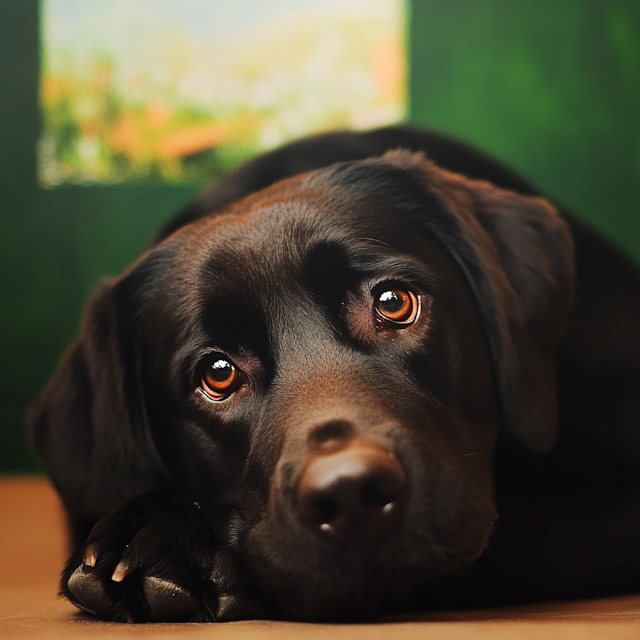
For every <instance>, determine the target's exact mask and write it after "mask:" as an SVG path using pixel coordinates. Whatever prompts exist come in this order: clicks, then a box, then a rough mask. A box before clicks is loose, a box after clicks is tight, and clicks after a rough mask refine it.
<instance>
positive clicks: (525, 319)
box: [384, 152, 575, 452]
mask: <svg viewBox="0 0 640 640" xmlns="http://www.w3.org/2000/svg"><path fill="white" fill-rule="evenodd" d="M384 160H386V161H391V162H392V163H393V164H395V165H396V166H398V165H399V166H401V167H403V168H405V169H407V170H408V171H410V172H411V173H412V174H413V178H414V180H413V182H414V184H415V182H416V181H417V182H419V183H420V189H422V192H423V202H422V207H421V210H420V212H419V213H418V215H419V217H420V220H421V222H422V223H423V224H425V225H426V226H427V227H428V228H429V231H430V232H431V233H432V234H433V235H434V236H435V237H436V239H437V240H438V241H439V242H440V243H441V244H442V245H443V246H444V247H445V249H446V250H447V251H448V253H449V254H450V255H451V256H452V257H453V259H454V260H455V261H456V262H457V263H458V265H459V267H460V268H461V270H462V271H463V273H464V274H465V276H466V279H467V281H468V283H469V286H470V288H471V290H472V292H473V294H474V297H475V299H476V303H477V307H478V310H479V314H480V317H481V320H482V323H483V325H484V329H485V334H486V336H487V341H488V344H489V349H490V352H491V356H492V359H493V362H494V367H495V375H496V379H497V384H498V386H499V391H500V396H501V401H502V407H503V415H504V421H505V425H506V427H507V432H508V434H510V435H511V436H512V438H513V439H515V440H516V441H517V442H519V443H521V444H524V445H525V446H526V447H527V448H529V449H530V450H532V451H536V452H545V451H548V450H550V449H551V448H552V447H553V444H554V442H555V437H556V429H557V399H556V377H555V368H554V359H555V351H556V348H557V346H558V343H559V341H560V339H561V338H562V336H563V333H564V329H565V326H566V322H567V318H568V315H569V311H570V307H571V304H572V302H573V297H574V277H575V274H574V247H573V240H572V236H571V233H570V230H569V227H568V225H567V224H566V223H565V222H564V221H563V220H562V218H561V217H560V216H559V215H558V212H557V211H556V210H555V208H554V207H553V206H552V205H551V204H550V203H549V202H547V201H546V200H544V199H542V198H538V197H531V196H523V195H520V194H517V193H514V192H512V191H507V190H504V189H499V188H497V187H495V186H493V185H492V184H490V183H488V182H482V181H476V180H470V179H468V178H465V177H463V176H460V175H457V174H453V173H450V172H447V171H444V170H442V169H440V168H438V167H436V166H435V165H434V164H433V163H431V162H429V161H427V160H425V159H424V157H423V156H422V155H421V154H410V153H407V152H391V153H388V154H386V155H385V156H384Z"/></svg>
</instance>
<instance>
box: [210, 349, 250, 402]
mask: <svg viewBox="0 0 640 640" xmlns="http://www.w3.org/2000/svg"><path fill="white" fill-rule="evenodd" d="M239 381H240V373H239V371H238V369H237V368H236V366H235V365H234V364H233V362H231V361H230V360H227V359H226V358H225V357H218V358H214V359H213V361H212V362H211V364H209V365H208V366H207V368H206V369H205V372H204V374H203V375H202V380H201V381H200V384H201V385H202V390H203V391H204V392H205V393H206V394H207V395H208V396H209V397H210V398H211V399H212V400H224V399H225V398H228V397H229V396H230V395H231V394H232V393H233V392H234V391H235V390H236V389H237V387H238V383H239Z"/></svg>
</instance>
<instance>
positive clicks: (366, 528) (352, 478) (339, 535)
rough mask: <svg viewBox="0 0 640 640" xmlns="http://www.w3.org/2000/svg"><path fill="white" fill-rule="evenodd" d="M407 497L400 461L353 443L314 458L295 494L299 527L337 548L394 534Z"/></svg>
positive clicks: (378, 449) (370, 446) (365, 444)
mask: <svg viewBox="0 0 640 640" xmlns="http://www.w3.org/2000/svg"><path fill="white" fill-rule="evenodd" d="M405 492H406V478H405V472H404V469H403V468H402V465H401V464H400V462H399V460H398V458H397V457H396V456H395V454H394V453H392V452H391V451H387V450H386V449H383V448H381V447H379V446H377V445H375V444H372V443H369V442H363V441H361V440H352V441H350V442H348V443H346V446H344V447H343V448H340V449H339V450H338V451H332V452H328V453H322V454H319V455H315V456H313V457H312V458H311V460H310V462H309V463H308V464H307V466H306V467H305V468H304V470H303V472H302V475H301V477H300V480H299V482H298V486H297V490H296V510H297V514H298V517H299V518H300V521H301V522H302V523H304V524H305V525H306V526H307V527H309V528H310V529H311V530H312V531H314V533H316V534H317V535H320V536H322V537H324V538H325V539H327V540H330V541H332V542H334V543H337V544H349V543H353V542H356V541H358V540H371V539H374V538H378V537H380V536H383V535H386V534H388V533H390V532H391V531H392V529H393V528H394V526H395V525H396V524H397V522H398V516H399V512H400V509H401V506H402V502H403V499H404V496H405Z"/></svg>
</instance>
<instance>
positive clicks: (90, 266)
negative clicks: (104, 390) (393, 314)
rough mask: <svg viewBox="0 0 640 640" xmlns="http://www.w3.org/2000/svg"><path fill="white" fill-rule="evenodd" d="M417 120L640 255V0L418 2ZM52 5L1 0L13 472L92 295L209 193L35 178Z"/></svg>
mask: <svg viewBox="0 0 640 640" xmlns="http://www.w3.org/2000/svg"><path fill="white" fill-rule="evenodd" d="M412 4H413V7H412V9H413V19H412V23H411V27H410V42H411V65H410V66H411V74H410V94H411V110H410V119H411V120H412V121H413V122H415V123H420V124H425V125H429V126H433V127H435V128H438V129H440V130H443V131H447V132H450V133H453V134H456V135H458V136H460V137H463V138H465V139H467V140H470V141H472V142H475V143H476V144H478V145H479V146H481V147H483V148H485V149H487V150H489V151H492V152H493V153H495V154H496V155H497V156H498V157H500V158H503V159H504V160H506V161H508V162H511V163H512V164H514V165H515V166H517V167H519V168H520V169H521V170H522V172H523V173H525V174H526V175H528V176H529V177H530V178H531V179H533V180H534V181H535V182H537V183H538V184H539V185H540V186H541V187H542V188H543V189H544V190H545V191H546V192H547V193H549V194H550V195H552V196H553V197H555V198H558V199H559V200H560V201H562V202H563V203H565V204H566V205H567V206H569V207H571V208H573V209H574V210H575V211H576V212H577V213H578V214H579V215H581V216H583V217H584V218H585V219H586V220H588V221H589V222H591V223H593V224H594V225H596V226H597V227H599V228H601V229H603V230H604V232H605V233H607V234H608V235H609V236H610V237H612V238H613V239H614V240H616V241H618V242H619V243H620V244H621V245H622V246H623V247H624V248H625V249H626V250H627V251H628V252H629V253H631V254H632V255H634V256H636V257H637V258H640V2H638V0H562V2H558V0H535V2H534V1H530V2H516V1H514V0H414V2H413V3H412ZM37 33H38V22H37V0H0V362H1V363H2V367H0V471H5V472H8V471H11V472H14V471H23V470H32V469H35V468H37V463H36V461H35V460H34V459H33V457H32V456H31V454H30V453H29V449H28V447H27V445H26V439H25V437H24V431H23V422H24V417H23V416H24V411H25V409H26V407H27V406H28V404H29V402H30V400H31V399H32V398H33V396H34V395H35V394H36V393H37V392H38V390H39V389H40V388H41V387H42V385H43V384H44V383H45V381H46V380H47V378H48V376H49V375H50V374H51V371H52V369H53V367H54V366H55V362H56V360H57V358H58V357H59V355H60V353H61V351H62V349H63V348H64V346H65V345H66V344H68V343H69V341H70V340H71V339H72V338H73V336H74V334H75V333H76V331H77V327H78V320H79V317H80V311H81V308H82V304H83V301H84V300H85V299H86V296H87V295H88V293H89V291H90V289H91V288H92V286H93V285H94V284H95V283H96V282H97V281H98V280H99V279H100V278H101V277H103V276H105V275H115V274H117V273H118V272H119V271H120V270H122V269H123V268H124V267H125V266H126V265H127V264H128V263H129V262H130V261H131V260H132V259H133V258H134V257H135V255H136V254H137V253H138V252H139V251H141V250H142V249H143V248H144V246H145V245H146V243H147V242H148V241H149V239H150V238H151V236H152V234H153V232H154V230H155V229H156V228H157V227H158V226H159V225H160V224H161V223H162V222H163V221H164V220H165V219H167V218H168V217H169V216H170V215H171V213H172V212H173V211H175V210H176V209H177V208H179V207H180V206H181V205H182V204H184V203H185V202H187V201H188V199H189V198H190V197H191V196H192V195H193V194H194V193H195V191H196V187H195V186H193V187H188V186H187V187H175V186H173V187H170V186H163V185H147V186H130V185H128V186H113V187H102V186H101V187H80V186H74V187H71V186H69V187H61V188H56V189H51V190H41V189H38V188H37V187H36V182H35V144H36V140H37V137H38V131H39V114H38V107H37V89H38V56H39V52H38V40H37Z"/></svg>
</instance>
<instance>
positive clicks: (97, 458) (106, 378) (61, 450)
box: [29, 280, 165, 519]
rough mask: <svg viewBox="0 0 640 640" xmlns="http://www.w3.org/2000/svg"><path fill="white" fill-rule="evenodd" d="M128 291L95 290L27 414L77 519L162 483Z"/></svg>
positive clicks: (123, 286)
mask: <svg viewBox="0 0 640 640" xmlns="http://www.w3.org/2000/svg"><path fill="white" fill-rule="evenodd" d="M127 286H128V284H127V282H126V280H125V281H123V280H120V281H118V282H116V283H111V282H106V283H103V284H102V285H101V286H99V287H98V289H97V290H96V292H95V294H94V295H93V297H92V299H91V301H90V302H89V304H88V306H87V309H86V312H85V316H84V320H83V325H82V329H81V332H80V336H79V338H78V339H77V341H76V342H75V343H74V344H73V345H71V347H70V348H69V349H68V351H67V353H66V354H65V356H64V357H63V359H62V361H61V362H60V364H59V366H58V369H57V371H56V373H55V375H54V376H53V378H52V379H51V381H50V382H49V384H48V385H47V387H46V388H45V389H44V391H43V392H42V394H41V396H40V397H39V398H38V400H37V401H36V402H35V404H34V405H33V407H32V408H31V409H30V412H29V427H30V431H31V437H32V441H33V444H34V447H35V449H36V451H37V453H38V454H39V455H40V457H41V458H42V459H43V460H44V462H45V466H46V468H47V471H48V472H49V475H50V477H51V479H52V482H53V484H54V485H55V487H56V489H57V490H58V492H59V493H60V495H61V497H62V499H63V501H64V503H65V506H66V507H67V510H68V511H69V513H70V515H71V516H72V517H76V518H83V519H94V518H98V517H102V516H103V515H104V514H105V513H107V512H109V511H111V510H113V509H115V508H116V507H118V506H119V505H120V504H122V503H123V502H124V501H126V500H128V499H129V498H131V497H133V496H135V495H138V494H140V493H144V492H147V491H152V490H155V489H157V488H159V487H160V486H162V483H163V478H164V477H165V472H164V470H163V465H162V462H161V461H160V457H159V455H158V454H157V452H156V448H155V445H154V443H153V441H152V438H151V435H150V431H149V427H148V424H147V419H146V411H145V403H144V397H143V390H142V385H141V382H140V377H139V371H138V357H137V347H136V335H135V333H136V332H135V329H134V327H133V326H131V323H130V319H129V315H130V314H129V313H126V309H127V302H128V300H126V298H129V297H130V295H129V294H130V292H128V291H127Z"/></svg>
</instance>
